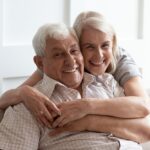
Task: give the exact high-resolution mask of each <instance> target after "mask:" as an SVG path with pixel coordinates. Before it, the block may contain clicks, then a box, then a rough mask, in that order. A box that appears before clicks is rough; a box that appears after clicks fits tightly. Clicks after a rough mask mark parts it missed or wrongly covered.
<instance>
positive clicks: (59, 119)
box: [52, 116, 64, 128]
mask: <svg viewBox="0 0 150 150" xmlns="http://www.w3.org/2000/svg"><path fill="white" fill-rule="evenodd" d="M63 119H64V118H63V116H60V117H58V118H57V119H56V120H55V121H54V122H53V124H52V127H53V128H56V127H57V126H58V125H59V124H60V123H61V122H62V121H63Z"/></svg>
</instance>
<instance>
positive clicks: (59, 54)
mask: <svg viewBox="0 0 150 150" xmlns="http://www.w3.org/2000/svg"><path fill="white" fill-rule="evenodd" d="M61 56H62V54H61V53H56V54H54V57H61Z"/></svg>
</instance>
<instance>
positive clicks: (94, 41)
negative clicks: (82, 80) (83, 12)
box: [80, 28, 113, 75]
mask: <svg viewBox="0 0 150 150" xmlns="http://www.w3.org/2000/svg"><path fill="white" fill-rule="evenodd" d="M112 44H113V43H112V36H110V35H108V34H106V33H104V32H101V31H98V30H95V29H92V28H86V29H84V30H83V32H82V35H81V40H80V45H81V51H82V54H83V57H84V65H85V70H86V71H87V72H89V73H91V74H93V75H101V74H103V73H104V72H105V71H106V69H107V68H108V66H109V64H110V62H111V60H112V57H113V56H112Z"/></svg>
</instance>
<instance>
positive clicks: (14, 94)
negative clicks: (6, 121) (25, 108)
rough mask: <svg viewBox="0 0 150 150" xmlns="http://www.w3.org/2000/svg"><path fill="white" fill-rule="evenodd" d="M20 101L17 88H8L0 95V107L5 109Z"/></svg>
mask: <svg viewBox="0 0 150 150" xmlns="http://www.w3.org/2000/svg"><path fill="white" fill-rule="evenodd" d="M20 101H21V99H20V96H19V91H18V89H12V90H8V91H6V92H5V93H4V94H3V95H2V96H1V97H0V109H6V108H7V107H8V106H10V105H14V104H17V103H19V102H20Z"/></svg>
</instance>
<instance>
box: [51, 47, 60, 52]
mask: <svg viewBox="0 0 150 150" xmlns="http://www.w3.org/2000/svg"><path fill="white" fill-rule="evenodd" d="M61 49H62V48H59V47H53V48H52V52H55V51H61Z"/></svg>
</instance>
